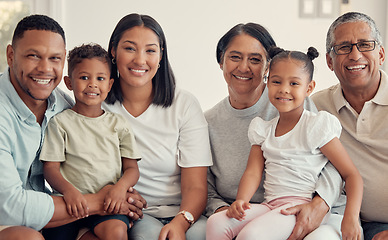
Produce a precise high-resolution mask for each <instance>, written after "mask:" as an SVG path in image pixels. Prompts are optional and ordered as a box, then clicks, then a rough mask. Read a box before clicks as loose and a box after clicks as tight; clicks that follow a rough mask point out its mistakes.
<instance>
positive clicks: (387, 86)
mask: <svg viewBox="0 0 388 240" xmlns="http://www.w3.org/2000/svg"><path fill="white" fill-rule="evenodd" d="M380 74H381V80H380V86H379V89H378V90H377V93H376V95H375V96H374V97H373V98H372V99H371V100H370V101H371V102H374V103H375V104H377V105H388V95H387V94H386V93H387V91H388V75H387V74H386V73H385V72H384V71H383V70H380ZM333 98H334V105H335V109H336V111H337V112H338V113H339V111H340V110H341V108H343V107H346V106H350V104H349V103H348V102H347V101H346V99H345V97H344V95H343V94H342V88H341V85H340V84H338V85H337V86H336V89H335V90H334V92H333Z"/></svg>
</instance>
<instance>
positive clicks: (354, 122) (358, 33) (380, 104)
mask: <svg viewBox="0 0 388 240" xmlns="http://www.w3.org/2000/svg"><path fill="white" fill-rule="evenodd" d="M326 50H327V53H326V61H327V65H328V66H329V68H330V69H331V70H332V71H334V73H335V75H336V76H337V78H338V80H339V84H337V85H335V86H332V87H330V88H328V89H325V90H322V91H320V92H318V93H316V94H314V95H313V96H312V99H313V100H314V102H315V104H316V106H317V108H318V110H326V111H328V112H330V113H332V114H334V115H335V116H337V117H338V119H339V120H340V121H341V124H342V127H343V129H342V134H341V137H340V140H341V141H342V143H343V145H344V146H345V148H346V150H347V151H348V153H349V155H350V156H351V158H352V160H353V161H354V163H355V165H356V166H357V168H358V170H359V171H360V173H361V175H362V177H363V180H364V196H363V202H362V206H361V214H360V217H361V222H362V226H363V229H364V235H365V240H370V239H373V240H378V239H388V187H387V186H385V183H388V174H387V173H388V120H387V118H388V94H387V92H388V76H387V74H386V73H385V72H384V71H382V70H380V66H381V65H382V64H383V63H384V60H385V50H384V47H383V46H382V39H381V35H380V33H379V31H378V29H377V27H376V24H375V22H374V21H373V20H372V19H371V18H370V17H369V16H367V15H365V14H363V13H357V12H350V13H346V14H344V15H342V16H340V17H339V18H337V19H336V20H335V21H334V22H333V24H332V25H331V26H330V28H329V31H328V33H327V39H326Z"/></svg>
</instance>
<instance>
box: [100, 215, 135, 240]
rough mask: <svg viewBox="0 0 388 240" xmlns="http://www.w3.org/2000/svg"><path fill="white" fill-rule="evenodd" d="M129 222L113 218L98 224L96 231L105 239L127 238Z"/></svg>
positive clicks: (124, 239)
mask: <svg viewBox="0 0 388 240" xmlns="http://www.w3.org/2000/svg"><path fill="white" fill-rule="evenodd" d="M127 230H128V227H127V224H126V223H124V222H123V221H121V220H116V219H111V220H108V221H105V222H102V223H100V224H98V225H97V226H96V227H95V228H94V233H95V234H96V235H97V237H99V238H100V239H103V240H111V239H112V240H127V239H128V235H127Z"/></svg>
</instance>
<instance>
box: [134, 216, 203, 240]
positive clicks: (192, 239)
mask: <svg viewBox="0 0 388 240" xmlns="http://www.w3.org/2000/svg"><path fill="white" fill-rule="evenodd" d="M172 219H173V217H171V218H154V217H152V216H150V215H147V214H144V216H143V219H140V220H137V221H136V222H135V223H134V225H133V227H132V228H131V229H130V230H129V234H128V237H129V239H134V240H154V239H155V240H157V239H158V237H159V234H160V231H161V230H162V227H163V226H164V225H165V224H167V223H169V222H170V221H171V220H172ZM206 221H207V218H206V217H205V216H201V217H200V218H199V219H198V220H197V221H196V222H195V223H194V224H193V225H192V226H191V227H190V228H189V229H188V230H187V232H186V239H187V240H205V239H206Z"/></svg>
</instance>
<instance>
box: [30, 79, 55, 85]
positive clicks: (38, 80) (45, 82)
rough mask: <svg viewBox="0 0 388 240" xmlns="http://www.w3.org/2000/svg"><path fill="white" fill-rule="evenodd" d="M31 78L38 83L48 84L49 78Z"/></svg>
mask: <svg viewBox="0 0 388 240" xmlns="http://www.w3.org/2000/svg"><path fill="white" fill-rule="evenodd" d="M33 80H34V81H35V82H37V83H39V84H42V85H43V84H49V83H50V81H51V79H39V78H33Z"/></svg>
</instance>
